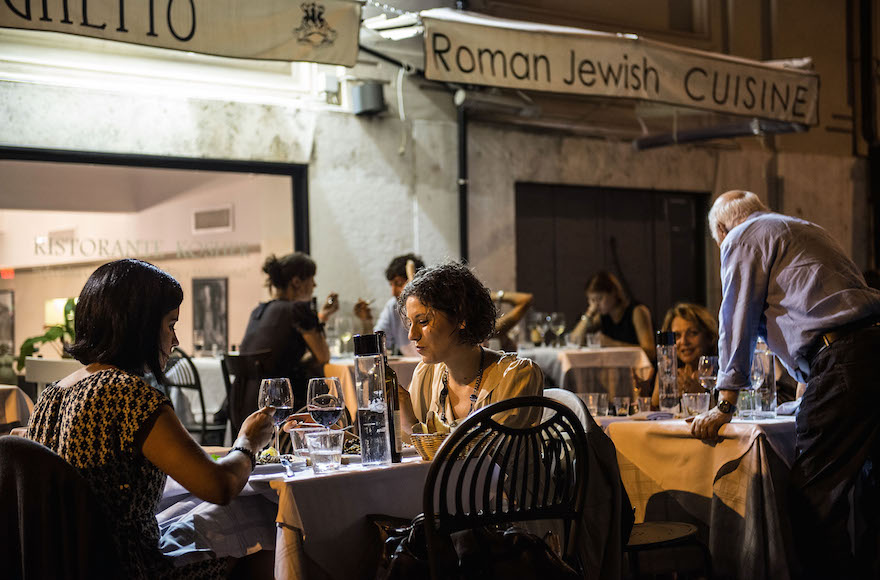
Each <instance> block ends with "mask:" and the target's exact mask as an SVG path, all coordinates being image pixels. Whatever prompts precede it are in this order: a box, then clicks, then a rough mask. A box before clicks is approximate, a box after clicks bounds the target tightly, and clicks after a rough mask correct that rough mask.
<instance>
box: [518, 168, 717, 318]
mask: <svg viewBox="0 0 880 580" xmlns="http://www.w3.org/2000/svg"><path fill="white" fill-rule="evenodd" d="M708 200H709V194H708V193H689V192H688V193H685V192H674V191H654V190H643V189H622V188H609V187H586V186H570V185H550V184H541V183H517V185H516V266H517V275H516V282H517V289H519V290H522V291H526V292H531V293H533V294H534V295H535V302H534V308H535V310H538V311H542V312H563V313H564V314H565V318H566V321H567V329H568V330H571V328H573V327H574V325H575V324H576V323H577V321H578V320H579V319H580V317H581V315H582V314H583V313H584V311H585V310H586V299H585V297H584V286H585V284H586V282H587V280H588V279H589V278H590V276H592V275H593V274H594V273H596V272H598V271H600V270H607V271H609V272H611V273H613V274H614V275H616V276H617V277H618V278H620V280H621V282H622V283H623V285H624V288H625V289H626V290H627V291H628V292H629V294H630V296H631V297H632V298H633V299H634V300H636V301H637V302H641V303H643V304H645V305H647V306H648V308H650V309H651V314H652V317H653V319H654V326H655V328H658V325H659V324H660V323H661V322H662V319H663V315H664V314H665V312H666V310H667V309H668V308H669V307H670V306H672V305H673V304H674V303H676V302H681V301H687V302H696V303H698V304H705V301H706V284H705V268H706V266H705V227H706V226H705V225H704V224H705V223H706V221H705V215H706V209H707V203H708Z"/></svg>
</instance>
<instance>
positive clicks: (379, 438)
mask: <svg viewBox="0 0 880 580" xmlns="http://www.w3.org/2000/svg"><path fill="white" fill-rule="evenodd" d="M354 382H355V387H356V390H357V408H358V410H357V422H358V433H359V434H360V438H361V464H362V465H388V464H390V463H391V445H390V442H389V437H388V434H389V430H388V405H387V404H386V402H385V357H384V356H383V353H382V349H381V345H380V342H379V337H378V336H377V335H375V334H358V335H356V336H355V337H354Z"/></svg>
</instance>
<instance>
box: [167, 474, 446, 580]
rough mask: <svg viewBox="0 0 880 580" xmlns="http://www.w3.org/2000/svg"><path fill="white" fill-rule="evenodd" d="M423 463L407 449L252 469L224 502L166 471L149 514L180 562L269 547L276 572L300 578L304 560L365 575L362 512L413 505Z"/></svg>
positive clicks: (338, 572) (366, 530) (401, 512)
mask: <svg viewBox="0 0 880 580" xmlns="http://www.w3.org/2000/svg"><path fill="white" fill-rule="evenodd" d="M430 465H431V464H430V462H426V461H421V459H419V458H418V457H407V458H405V459H404V461H403V463H400V464H397V465H392V466H389V467H382V468H369V469H367V468H364V467H362V466H361V465H360V464H357V463H355V464H351V465H343V466H342V468H341V469H340V471H338V472H336V473H332V474H324V475H317V476H316V475H315V474H314V472H313V471H312V469H311V468H310V467H308V468H303V469H299V470H298V471H297V472H296V473H295V474H294V477H292V478H286V477H284V475H283V473H276V474H272V475H252V476H251V478H250V480H249V481H248V484H247V485H246V486H245V488H244V489H243V490H242V492H241V494H239V496H238V497H237V498H235V499H234V500H233V501H232V502H230V503H229V505H226V506H220V505H216V504H211V503H208V502H205V501H202V500H200V499H198V498H196V497H194V496H192V495H191V494H190V493H189V492H187V491H186V490H185V489H183V487H181V486H180V484H179V483H177V482H176V481H174V480H173V479H171V478H168V481H167V483H166V485H165V492H164V494H163V499H162V502H161V503H160V506H159V510H160V511H159V513H158V514H157V520H158V521H159V523H160V528H161V530H162V531H163V534H165V535H164V536H163V537H165V538H170V539H171V540H172V543H171V544H170V545H169V546H168V547H167V548H166V553H169V554H172V555H173V554H174V552H173V551H172V550H173V549H174V548H175V547H180V551H186V552H187V556H186V558H187V559H186V560H185V562H189V561H193V560H197V559H199V558H200V555H199V553H198V552H199V551H202V552H213V553H214V554H216V556H217V557H225V556H232V557H236V558H240V557H242V556H245V555H247V554H252V553H254V552H256V551H258V550H261V549H263V550H271V549H273V548H274V549H275V550H276V555H275V577H276V578H287V579H290V578H294V579H297V580H304V579H305V578H306V573H305V570H307V569H308V568H310V567H311V568H312V569H315V568H318V569H319V570H320V571H321V572H323V575H325V576H329V577H330V578H340V579H345V580H354V579H355V578H362V577H369V575H370V574H371V573H372V572H373V570H365V569H361V568H360V567H359V563H360V562H362V561H363V559H364V558H366V557H367V555H368V551H369V549H370V543H369V540H370V537H371V533H372V530H371V528H370V526H371V525H372V524H370V523H369V522H368V521H367V519H366V515H367V514H386V515H392V516H399V517H405V518H412V517H414V516H415V515H417V514H419V513H421V511H422V488H423V487H424V482H425V477H426V475H427V473H428V468H429V467H430ZM276 521H277V530H276ZM169 530H170V531H169Z"/></svg>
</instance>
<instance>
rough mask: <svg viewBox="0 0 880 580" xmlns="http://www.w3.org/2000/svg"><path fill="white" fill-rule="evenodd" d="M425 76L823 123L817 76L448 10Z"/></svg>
mask: <svg viewBox="0 0 880 580" xmlns="http://www.w3.org/2000/svg"><path fill="white" fill-rule="evenodd" d="M421 17H422V21H423V23H424V25H425V77H426V78H429V79H432V80H436V81H444V82H454V83H467V84H476V85H488V86H496V87H506V88H510V89H527V90H534V91H550V92H555V93H570V94H580V95H593V96H603V97H620V98H631V99H641V100H645V101H653V102H660V103H667V104H671V105H680V106H686V107H694V108H699V109H707V110H711V111H716V112H719V113H730V114H736V115H748V116H751V117H761V118H765V119H774V120H779V121H787V122H795V123H803V124H805V125H816V124H817V123H818V101H819V76H818V75H817V74H816V73H813V72H810V71H804V70H800V69H794V68H787V67H783V66H777V65H771V64H767V63H762V62H759V61H751V60H747V59H741V58H736V57H731V56H727V55H722V54H716V53H711V52H705V51H699V50H693V49H688V48H683V47H679V46H674V45H670V44H665V43H661V42H655V41H650V40H646V39H643V38H639V37H637V36H635V35H630V34H610V33H605V32H595V31H591V30H583V29H579V28H570V27H563V26H548V25H544V24H536V23H531V22H521V21H515V20H505V19H501V18H493V17H489V16H483V15H478V14H474V13H468V12H460V11H455V10H451V9H446V8H439V9H434V10H426V11H423V12H422V13H421Z"/></svg>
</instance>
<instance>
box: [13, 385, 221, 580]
mask: <svg viewBox="0 0 880 580" xmlns="http://www.w3.org/2000/svg"><path fill="white" fill-rule="evenodd" d="M170 404H171V403H170V401H169V400H168V398H167V397H166V396H165V395H163V394H162V393H161V392H159V391H158V390H156V389H154V388H152V387H151V386H149V385H148V384H147V383H146V382H145V381H144V380H143V379H142V378H141V377H138V376H135V375H131V374H128V373H125V372H123V371H120V370H118V369H108V370H102V371H98V372H96V373H93V374H91V375H89V376H88V377H86V378H85V379H83V380H81V381H79V382H78V383H76V384H73V385H70V386H68V387H58V386H57V385H51V386H49V387H47V388H46V389H45V390H44V391H43V393H42V394H41V396H40V399H39V400H38V401H37V404H36V406H35V407H34V413H33V415H31V419H30V423H29V424H28V437H29V438H30V439H32V440H34V441H37V442H39V443H42V444H43V445H45V446H46V447H48V448H49V449H52V450H53V451H55V453H57V454H58V455H60V456H61V457H63V458H64V459H66V460H67V461H68V462H69V463H70V464H71V465H73V466H74V467H76V468H77V470H78V471H79V472H80V474H82V475H83V476H84V477H85V479H86V480H87V481H88V482H89V483H90V484H91V486H92V488H93V489H94V491H95V493H96V495H97V497H98V498H99V501H101V502H102V504H103V508H104V510H105V512H106V514H107V517H108V520H109V521H110V522H112V523H113V524H114V525H115V528H114V529H113V530H108V534H107V536H108V538H110V539H111V540H112V541H115V542H116V543H117V547H118V549H119V554H120V555H121V556H122V559H123V561H124V564H125V565H126V566H127V569H126V575H125V576H126V577H128V578H157V577H166V576H168V577H173V576H179V577H186V578H198V577H216V575H217V574H216V573H217V572H219V571H221V570H225V567H226V563H225V561H224V560H211V561H208V562H199V563H198V566H185V567H181V568H174V567H173V564H172V560H171V559H170V558H167V557H165V556H163V555H162V554H161V552H160V551H159V526H158V524H157V523H156V515H155V514H156V508H157V507H158V505H159V500H160V499H161V498H162V490H163V489H164V487H165V474H164V473H163V472H162V471H161V470H159V468H158V467H156V466H155V465H153V464H152V463H151V462H150V461H149V460H148V459H147V458H146V457H144V455H143V454H142V453H141V447H142V445H143V442H144V439H145V438H146V435H147V433H148V432H149V430H150V428H151V427H152V425H153V422H154V421H155V420H156V418H157V417H158V416H159V412H160V411H161V409H162V407H163V406H164V405H170Z"/></svg>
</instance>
